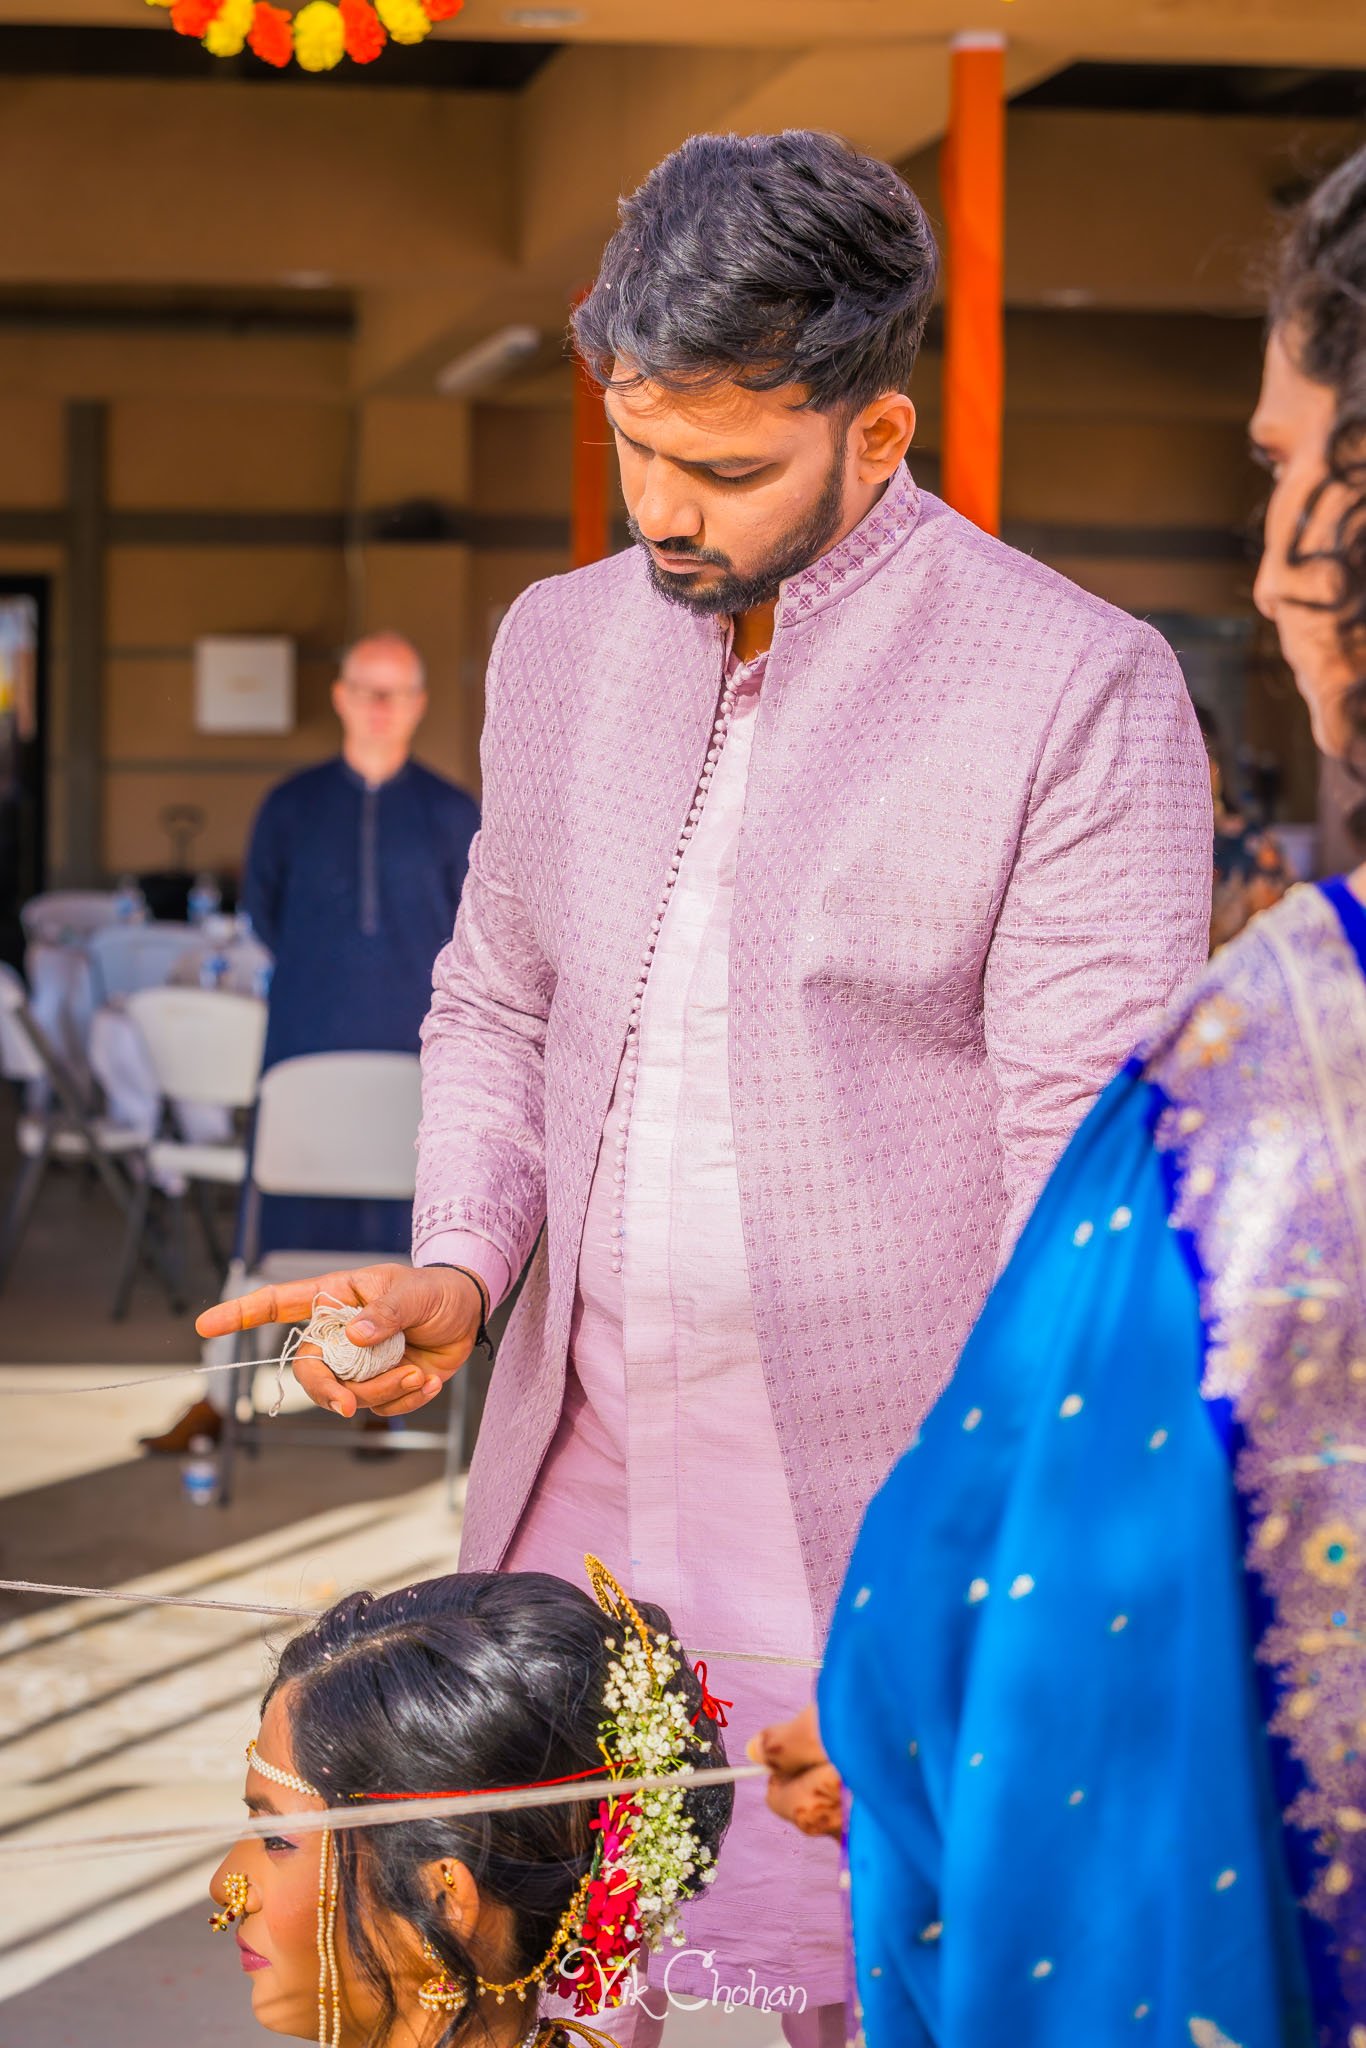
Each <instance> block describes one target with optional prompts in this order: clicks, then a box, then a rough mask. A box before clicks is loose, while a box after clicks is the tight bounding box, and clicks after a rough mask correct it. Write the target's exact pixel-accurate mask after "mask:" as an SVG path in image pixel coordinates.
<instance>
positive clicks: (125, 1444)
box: [0, 1103, 780, 2048]
mask: <svg viewBox="0 0 1366 2048" xmlns="http://www.w3.org/2000/svg"><path fill="white" fill-rule="evenodd" d="M10 1114H11V1112H10V1107H9V1105H8V1104H7V1103H6V1104H0V1200H3V1199H4V1197H5V1195H6V1194H7V1192H8V1189H7V1186H6V1182H7V1181H8V1178H9V1175H10V1173H11V1171H12V1161H13V1149H12V1144H11V1141H10V1132H9V1128H8V1124H9V1120H10ZM119 1236H120V1222H119V1218H118V1216H117V1215H116V1213H115V1212H114V1210H113V1208H112V1205H111V1204H110V1203H109V1201H108V1200H107V1198H106V1197H105V1196H104V1194H103V1193H102V1191H101V1190H100V1189H98V1188H91V1187H89V1186H86V1185H85V1184H84V1183H83V1181H82V1179H81V1178H80V1177H79V1176H78V1175H75V1174H73V1173H70V1172H59V1173H55V1174H54V1175H53V1176H52V1178H51V1180H50V1181H49V1184H48V1186H47V1187H46V1188H45V1190H44V1192H43V1195H42V1198H41V1200H40V1204H39V1207H38V1210H37V1213H36V1215H35V1217H34V1219H33V1223H32V1226H31V1228H30V1231H29V1234H28V1237H27V1239H26V1241H25V1244H24V1248H23V1252H22V1254H21V1257H20V1259H19V1261H18V1263H17V1266H16V1269H15V1271H14V1273H13V1275H12V1277H11V1281H10V1285H9V1287H8V1289H7V1290H6V1292H5V1294H4V1296H3V1297H0V1576H3V1577H7V1578H24V1579H35V1580H42V1581H45V1582H56V1583H68V1584H73V1585H81V1586H100V1587H117V1588H120V1589H123V1590H138V1591H154V1592H156V1591H159V1592H170V1591H175V1592H178V1593H184V1592H187V1591H190V1592H195V1591H198V1592H200V1593H202V1594H204V1595H207V1596H208V1597H211V1598H216V1599H243V1600H257V1601H269V1602H274V1603H278V1604H281V1605H289V1606H306V1607H311V1606H316V1605H319V1604H324V1603H326V1601H328V1600H329V1599H331V1598H334V1597H335V1596H336V1594H337V1593H338V1592H339V1591H340V1590H342V1589H343V1588H346V1587H351V1586H358V1585H373V1586H376V1587H383V1586H391V1585H402V1584H404V1583H406V1582H408V1581H410V1580H412V1579H414V1578H420V1577H425V1576H428V1575H431V1574H433V1573H436V1572H441V1571H449V1570H451V1569H452V1568H453V1566H454V1564H455V1561H456V1558H457V1555H458V1549H459V1533H460V1508H461V1499H462V1496H463V1487H462V1488H460V1489H458V1490H457V1498H456V1499H455V1501H454V1502H451V1501H449V1500H448V1499H447V1493H446V1488H445V1485H444V1482H443V1480H442V1478H441V1459H440V1457H439V1456H438V1455H437V1454H436V1453H431V1452H416V1451H415V1452H407V1453H402V1454H398V1453H395V1454H392V1455H389V1456H387V1457H386V1456H381V1457H380V1458H378V1459H366V1460H360V1459H357V1458H356V1457H355V1456H354V1455H353V1444H352V1441H351V1436H350V1433H349V1432H348V1430H347V1427H346V1426H345V1425H342V1424H338V1425H337V1426H336V1444H337V1447H336V1449H335V1450H327V1449H324V1450H318V1449H306V1448H303V1447H301V1446H300V1445H298V1444H297V1443H295V1442H292V1441H291V1435H292V1433H293V1432H296V1431H297V1428H298V1427H299V1423H298V1420H297V1419H295V1420H292V1419H291V1413H290V1411H289V1409H287V1412H286V1414H285V1415H284V1416H282V1417H281V1418H280V1421H279V1423H278V1424H276V1425H274V1426H272V1433H271V1438H270V1441H269V1443H268V1445H267V1446H266V1447H265V1448H264V1449H263V1451H262V1453H261V1455H260V1456H258V1457H255V1458H251V1459H246V1460H244V1461H243V1462H242V1463H241V1465H240V1467H239V1481H238V1492H237V1496H236V1498H235V1500H234V1502H233V1504H232V1506H231V1507H230V1508H228V1509H226V1510H221V1509H219V1508H216V1507H207V1508H205V1507H196V1506H193V1505H191V1504H190V1503H189V1502H188V1501H187V1500H186V1498H185V1496H184V1493H183V1490H182V1487H181V1481H180V1471H179V1465H178V1462H177V1461H176V1460H174V1459H164V1460H159V1459H147V1458H144V1457H143V1456H142V1455H141V1454H140V1453H139V1452H138V1451H137V1449H136V1438H137V1436H138V1435H139V1434H141V1433H143V1432H147V1431H151V1430H155V1429H158V1428H160V1427H163V1426H165V1424H166V1423H167V1422H169V1421H170V1420H171V1419H172V1417H173V1416H174V1415H175V1414H176V1413H178V1412H179V1410H180V1409H181V1407H182V1406H183V1405H184V1404H185V1402H186V1401H187V1400H188V1399H189V1398H190V1397H191V1396H192V1394H193V1392H194V1381H193V1380H192V1379H188V1378H187V1379H186V1380H185V1381H184V1382H183V1383H182V1382H172V1383H170V1384H168V1385H158V1386H149V1387H138V1388H132V1387H129V1388H125V1389H124V1390H122V1391H119V1392H113V1393H107V1392H92V1391H89V1389H91V1388H92V1387H93V1386H95V1385H97V1384H98V1383H100V1382H103V1381H106V1380H109V1379H119V1378H131V1377H135V1376H136V1370H135V1369H136V1368H141V1369H142V1370H143V1371H145V1372H156V1371H159V1370H169V1369H171V1368H173V1367H175V1366H177V1365H188V1364H192V1363H193V1362H194V1361H195V1360H196V1358H197V1356H198V1346H197V1342H196V1340H195V1338H194V1334H193V1329H192V1316H193V1312H194V1311H193V1309H192V1311H191V1315H189V1316H186V1317H184V1318H176V1317H173V1316H172V1315H171V1313H170V1311H169V1309H168V1308H167V1305H166V1301H165V1296H164V1294H163V1293H162V1292H161V1290H160V1288H159V1286H158V1285H157V1283H156V1282H155V1280H154V1279H152V1278H151V1277H150V1276H144V1278H143V1279H142V1280H141V1282H140V1284H139V1287H138V1290H137V1294H136V1297H135V1302H134V1308H133V1313H132V1314H131V1315H130V1317H129V1318H128V1320H127V1322H125V1323H123V1324H119V1325H116V1324H113V1323H111V1322H110V1321H109V1316H108V1305H109V1301H110V1297H111V1295H112V1290H113V1282H114V1274H115V1270H116V1266H117V1259H118V1249H119ZM191 1251H192V1254H193V1256H194V1268H193V1273H192V1293H193V1297H194V1306H195V1308H197V1307H198V1306H200V1305H201V1304H202V1303H204V1302H207V1301H209V1300H211V1299H213V1298H214V1295H215V1292H216V1288H215V1274H214V1271H213V1268H212V1267H211V1265H210V1264H209V1262H208V1260H207V1257H206V1255H205V1254H204V1251H203V1248H202V1246H201V1245H200V1244H199V1241H198V1239H197V1236H196V1235H195V1234H194V1233H192V1234H191ZM476 1405H477V1404H476ZM290 1406H291V1408H293V1409H295V1410H296V1413H297V1406H298V1397H297V1396H296V1397H295V1400H294V1401H293V1402H292V1403H291V1404H290ZM317 1419H318V1418H316V1417H312V1416H311V1415H310V1421H311V1422H313V1423H316V1421H317ZM275 1626H276V1625H274V1624H271V1623H269V1622H265V1621H263V1620H261V1619H260V1618H257V1617H253V1616H251V1615H235V1614H230V1613H204V1612H199V1611H194V1610H185V1609H168V1608H150V1607H139V1606H122V1605H118V1606H116V1605H113V1604H109V1603H95V1602H90V1601H81V1600H61V1601H57V1600H51V1599H49V1598H47V1597H45V1596H34V1595H25V1594H14V1593H6V1592H0V1752H4V1754H3V1758H2V1759H0V1852H3V1849H4V1846H5V1844H6V1843H7V1842H8V1843H11V1844H18V1845H28V1844H32V1845H34V1846H35V1847H39V1846H40V1845H42V1844H44V1843H47V1842H56V1841H57V1840H59V1839H61V1838H62V1837H70V1836H74V1835H85V1834H96V1833H105V1832H110V1833H115V1832H121V1831H123V1830H126V1829H128V1828H136V1827H139V1826H146V1825H149V1824H154V1823H156V1822H158V1821H160V1820H163V1819H164V1818H165V1816H166V1813H167V1808H168V1805H169V1808H170V1811H171V1813H172V1814H173V1815H174V1817H175V1818H176V1819H203V1820H205V1821H206V1822H209V1823H213V1824H216V1823H217V1821H218V1820H219V1819H221V1818H222V1817H224V1816H226V1815H231V1814H232V1813H233V1812H234V1811H235V1810H236V1808H237V1805H238V1802H239V1800H240V1796H241V1770H242V1763H241V1759H242V1751H243V1747H244V1745H245V1743H246V1741H247V1738H248V1737H249V1735H250V1734H251V1733H252V1732H253V1731H254V1726H255V1715H256V1703H257V1700H258V1698H259V1695H260V1692H261V1689H262V1686H263V1685H264V1683H265V1681H266V1678H267V1675H268V1672H269V1669H270V1663H271V1655H272V1648H273V1646H274V1644H275V1643H276V1642H277V1641H278V1640H279V1638H278V1635H277V1634H276V1633H273V1630H274V1628H275ZM279 1626H281V1627H283V1626H287V1624H280V1625H279ZM215 1860H216V1852H212V1853H210V1852H203V1853H195V1854H191V1855H187V1854H186V1853H185V1851H184V1849H183V1848H182V1849H180V1850H177V1849H175V1848H173V1847H170V1846H165V1847H163V1848H162V1849H161V1850H160V1851H155V1850H144V1851H141V1852H139V1853H136V1854H134V1853H131V1852H129V1853H124V1854H120V1855H119V1856H118V1857H117V1858H116V1859H114V1858H103V1857H92V1858H89V1859H83V1860H79V1861H76V1860H71V1859H57V1858H51V1857H48V1856H46V1855H34V1856H33V1857H32V1858H31V1859H26V1860H25V1861H23V1862H17V1861H6V1860H4V1857H3V1854H2V1853H0V2048H76V2044H77V2043H79V2044H80V2048H88V2044H89V2043H90V2042H91V2041H92V2039H93V2040H97V2041H98V2043H99V2044H100V2048H172V2044H175V2048H181V2044H185V2048H188V2044H190V2043H192V2042H193V2043H198V2042H201V2041H212V2042H213V2043H214V2044H215V2048H249V2044H253V2043H256V2042H259V2041H261V2040H262V2039H263V2038H264V2036H263V2035H262V2034H261V2033H260V2031H259V2029H257V2028H256V2026H255V2025H254V2023H253V2022H252V2020H251V2017H250V2007H249V2002H248V2000H247V1997H246V1995H245V1993H244V1989H243V1985H242V1982H241V1977H240V1972H239V1971H238V1970H237V1968H236V1964H235V1958H234V1956H233V1954H232V1952H231V1950H230V1948H229V1947H228V1945H227V1944H226V1943H219V1942H215V1941H214V1940H213V1939H212V1938H211V1937H210V1936H209V1934H208V1930H207V1927H206V1924H205V1921H206V1910H207V1909H206V1905H205V1899H204V1887H205V1883H206V1880H207V1876H208V1873H209V1871H210V1869H211V1868H212V1866H213V1863H214V1861H215ZM666 2040H667V2043H668V2048H780V2039H779V2033H778V2025H777V2022H776V2021H775V2020H773V2019H763V2018H756V2017H755V2016H753V2015H751V2014H747V2013H743V2012H738V2011H737V2012H735V2013H733V2014H730V2015H727V2014H725V2013H723V2012H720V2011H714V2010H713V2011H706V2012H702V2013H698V2014H684V2013H679V2014H676V2015H674V2016H673V2017H672V2018H671V2019H670V2021H669V2023H668V2026H667V2028H666Z"/></svg>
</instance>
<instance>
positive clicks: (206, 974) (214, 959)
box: [199, 946, 230, 988]
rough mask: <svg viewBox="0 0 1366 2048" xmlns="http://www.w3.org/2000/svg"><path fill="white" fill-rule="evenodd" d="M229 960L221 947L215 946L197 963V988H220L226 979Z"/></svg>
mask: <svg viewBox="0 0 1366 2048" xmlns="http://www.w3.org/2000/svg"><path fill="white" fill-rule="evenodd" d="M229 964H230V963H229V960H228V956H227V954H226V953H225V952H224V951H223V948H222V947H221V946H215V947H214V948H213V950H212V951H211V952H208V953H206V954H205V955H204V958H203V959H202V960H201V961H200V963H199V986H200V987H201V988H222V986H223V983H224V982H225V981H226V980H227V978H228V967H229Z"/></svg>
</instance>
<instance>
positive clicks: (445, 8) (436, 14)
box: [422, 0, 465, 21]
mask: <svg viewBox="0 0 1366 2048" xmlns="http://www.w3.org/2000/svg"><path fill="white" fill-rule="evenodd" d="M464 4H465V0H422V7H423V12H424V13H425V14H426V16H427V19H428V21H449V20H450V19H451V17H452V16H453V15H456V14H459V12H460V10H461V8H462V7H463V6H464Z"/></svg>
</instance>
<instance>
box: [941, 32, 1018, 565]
mask: <svg viewBox="0 0 1366 2048" xmlns="http://www.w3.org/2000/svg"><path fill="white" fill-rule="evenodd" d="M952 51H953V55H952V59H951V62H952V66H953V71H952V80H951V86H950V95H949V130H948V134H947V136H946V137H945V139H944V148H943V153H942V158H941V175H942V183H943V193H944V218H945V221H946V223H947V227H948V266H947V268H948V293H947V298H946V302H945V308H944V426H943V483H942V488H943V493H944V496H945V498H946V499H947V500H948V502H949V504H950V505H952V506H953V507H954V509H955V511H958V512H961V513H963V514H964V516H965V517H966V518H968V519H971V520H972V521H974V523H975V524H976V525H978V526H980V527H983V528H985V530H986V531H987V532H988V533H999V532H1000V530H1001V428H1002V415H1003V412H1004V409H1005V308H1004V270H1005V37H1004V36H1000V35H995V34H981V35H961V36H956V37H955V38H954V41H953V45H952Z"/></svg>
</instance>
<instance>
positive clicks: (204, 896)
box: [189, 869, 223, 924]
mask: <svg viewBox="0 0 1366 2048" xmlns="http://www.w3.org/2000/svg"><path fill="white" fill-rule="evenodd" d="M222 901H223V897H222V894H221V892H220V890H219V887H218V884H217V882H216V881H215V880H214V878H213V876H212V875H211V874H210V873H209V872H208V870H207V869H202V870H201V871H200V873H199V874H197V875H196V876H195V878H194V883H193V885H192V887H191V889H190V904H189V909H190V923H191V924H203V922H204V920H205V918H206V917H212V916H213V914H214V912H215V911H216V910H217V908H218V906H219V904H220V903H221V902H222Z"/></svg>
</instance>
